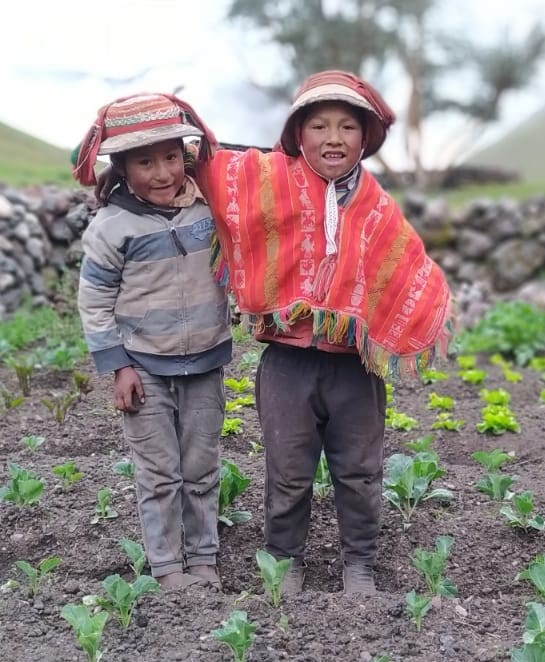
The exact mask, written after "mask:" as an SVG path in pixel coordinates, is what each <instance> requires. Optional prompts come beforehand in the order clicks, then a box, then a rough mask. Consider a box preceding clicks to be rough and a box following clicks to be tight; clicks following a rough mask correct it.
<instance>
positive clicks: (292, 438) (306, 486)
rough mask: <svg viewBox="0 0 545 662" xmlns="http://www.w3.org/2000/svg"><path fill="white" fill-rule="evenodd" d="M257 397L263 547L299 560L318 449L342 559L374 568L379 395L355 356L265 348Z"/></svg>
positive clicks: (380, 385)
mask: <svg viewBox="0 0 545 662" xmlns="http://www.w3.org/2000/svg"><path fill="white" fill-rule="evenodd" d="M256 400H257V407H258V411H259V417H260V422H261V427H262V430H263V438H264V444H265V467H266V474H265V546H266V549H267V551H268V552H269V553H270V554H273V555H274V556H275V557H277V558H286V557H293V558H294V559H295V561H296V562H300V561H302V560H303V557H304V550H305V543H306V539H307V534H308V530H309V525H310V514H311V501H312V483H313V479H314V475H315V472H316V467H317V464H318V461H319V459H320V453H321V451H322V450H323V451H324V453H325V456H326V458H327V462H328V465H329V470H330V473H331V479H332V482H333V487H334V495H335V506H336V510H337V521H338V526H339V534H340V547H341V555H342V557H343V559H344V560H345V561H347V562H349V563H350V562H353V563H362V564H365V565H373V564H374V561H375V556H376V549H377V538H378V532H379V524H380V522H379V519H380V511H381V503H382V471H383V446H384V426H385V406H386V390H385V385H384V382H383V380H382V379H380V378H379V377H377V376H375V375H373V374H370V373H367V372H366V371H365V369H364V367H363V366H362V364H361V360H360V358H359V356H358V355H357V354H334V353H329V352H322V351H318V350H315V349H312V348H309V349H300V348H295V347H290V346H287V345H281V344H274V343H271V344H270V345H269V346H268V347H267V348H266V349H265V351H264V352H263V355H262V357H261V362H260V364H259V367H258V374H257V379H256Z"/></svg>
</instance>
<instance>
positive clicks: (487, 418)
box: [475, 405, 520, 435]
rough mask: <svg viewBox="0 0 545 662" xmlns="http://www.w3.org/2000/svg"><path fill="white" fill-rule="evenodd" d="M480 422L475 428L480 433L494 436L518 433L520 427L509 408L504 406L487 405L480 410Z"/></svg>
mask: <svg viewBox="0 0 545 662" xmlns="http://www.w3.org/2000/svg"><path fill="white" fill-rule="evenodd" d="M481 416H482V420H481V421H479V423H477V425H476V426H475V428H476V429H477V430H478V431H479V432H480V433H481V434H484V433H487V432H490V433H491V434H494V435H500V434H504V433H505V432H520V425H519V424H518V421H517V419H516V418H515V415H514V414H513V412H512V411H511V410H510V409H509V407H507V406H505V405H487V406H486V407H483V408H482V409H481Z"/></svg>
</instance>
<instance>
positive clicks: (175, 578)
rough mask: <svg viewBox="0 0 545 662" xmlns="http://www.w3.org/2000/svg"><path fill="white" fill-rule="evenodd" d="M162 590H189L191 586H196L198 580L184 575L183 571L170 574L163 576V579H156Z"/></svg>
mask: <svg viewBox="0 0 545 662" xmlns="http://www.w3.org/2000/svg"><path fill="white" fill-rule="evenodd" d="M155 579H156V580H157V581H158V582H159V584H160V585H161V588H163V589H165V590H168V589H174V588H187V587H188V586H191V584H196V583H197V582H198V579H196V578H195V577H191V576H190V575H187V574H184V573H183V572H181V571H176V572H169V573H168V575H162V576H161V577H156V578H155Z"/></svg>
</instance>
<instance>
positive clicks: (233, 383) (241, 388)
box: [223, 377, 255, 393]
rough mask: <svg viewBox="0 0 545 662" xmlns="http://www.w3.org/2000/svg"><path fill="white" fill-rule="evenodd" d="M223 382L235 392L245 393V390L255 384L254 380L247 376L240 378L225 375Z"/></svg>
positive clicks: (248, 389)
mask: <svg viewBox="0 0 545 662" xmlns="http://www.w3.org/2000/svg"><path fill="white" fill-rule="evenodd" d="M223 383H224V384H225V386H227V388H229V389H231V391H234V392H235V393H245V392H246V391H250V390H251V389H253V388H254V386H255V384H254V382H253V381H252V380H251V379H248V377H242V378H241V379H235V378H234V377H227V378H226V379H224V380H223Z"/></svg>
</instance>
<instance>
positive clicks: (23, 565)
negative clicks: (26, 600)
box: [15, 556, 62, 597]
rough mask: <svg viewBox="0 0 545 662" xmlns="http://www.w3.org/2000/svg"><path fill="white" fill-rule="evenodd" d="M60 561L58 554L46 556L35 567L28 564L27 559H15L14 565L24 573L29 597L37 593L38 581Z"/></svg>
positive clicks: (49, 572)
mask: <svg viewBox="0 0 545 662" xmlns="http://www.w3.org/2000/svg"><path fill="white" fill-rule="evenodd" d="M61 563H62V560H61V559H60V558H59V557H58V556H48V557H47V558H46V559H43V561H40V562H39V563H38V565H37V566H36V567H34V566H32V565H30V563H29V562H28V561H15V565H16V566H17V567H18V568H19V570H21V572H23V573H24V574H25V575H26V578H27V585H28V592H29V595H30V596H31V597H34V596H35V595H36V594H37V592H38V588H39V586H40V583H41V582H42V581H43V580H44V579H45V578H46V577H47V576H48V575H50V574H51V572H52V571H53V570H54V569H55V568H56V567H57V566H59V565H60V564H61Z"/></svg>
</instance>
